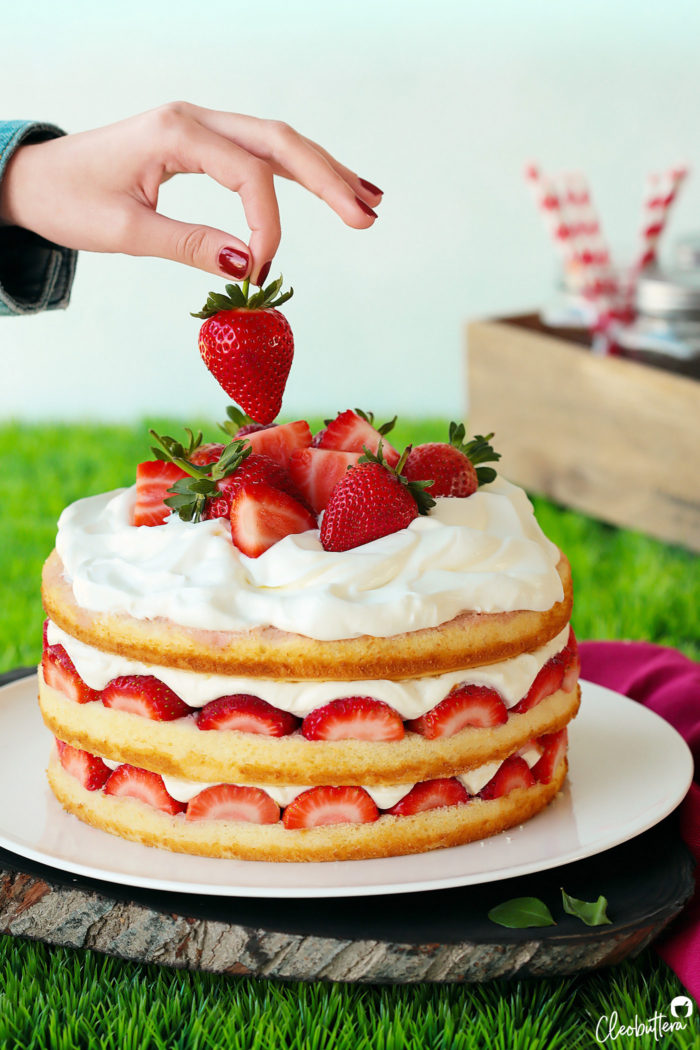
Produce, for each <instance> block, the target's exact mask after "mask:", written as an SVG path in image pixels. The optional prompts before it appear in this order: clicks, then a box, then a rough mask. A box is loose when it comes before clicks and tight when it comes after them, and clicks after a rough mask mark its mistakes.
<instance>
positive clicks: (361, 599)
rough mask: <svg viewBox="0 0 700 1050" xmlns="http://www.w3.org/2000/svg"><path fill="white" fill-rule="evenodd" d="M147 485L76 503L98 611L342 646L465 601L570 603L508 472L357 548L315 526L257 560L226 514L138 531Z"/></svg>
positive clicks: (81, 593) (85, 600)
mask: <svg viewBox="0 0 700 1050" xmlns="http://www.w3.org/2000/svg"><path fill="white" fill-rule="evenodd" d="M135 491H136V490H135V487H132V488H129V489H121V490H117V491H115V492H107V493H103V494H101V495H99V496H92V497H90V498H88V499H82V500H78V501H77V502H76V503H73V504H71V505H70V506H69V507H67V508H66V509H65V510H64V512H63V513H62V515H61V517H60V519H59V523H58V536H57V539H56V549H57V551H58V553H59V555H60V557H61V560H62V562H63V565H64V569H65V573H66V576H67V578H68V580H69V581H70V582H71V584H72V587H73V593H74V595H75V599H76V601H77V602H78V604H79V605H81V606H83V607H84V608H86V609H91V610H94V611H96V612H123V613H128V614H130V615H131V616H133V617H135V618H136V619H151V618H155V617H166V618H168V619H170V620H172V621H173V622H175V623H178V624H181V625H183V626H186V627H193V628H202V629H206V630H224V631H240V630H247V629H250V628H254V627H260V626H268V625H269V626H272V627H277V628H279V629H280V630H283V631H288V632H291V633H294V634H302V635H306V636H308V637H311V638H316V639H319V640H323V641H331V640H335V639H340V638H356V637H359V636H361V635H371V636H373V637H389V636H391V635H394V634H401V633H403V632H405V631H415V630H419V629H422V628H428V627H437V626H438V625H439V624H441V623H445V622H447V621H448V620H451V619H452V618H453V617H454V616H456V615H457V614H458V613H460V612H462V611H463V610H466V609H469V610H474V611H476V612H487V613H490V612H508V611H514V610H518V609H531V610H534V611H539V612H541V611H544V610H546V609H549V608H551V606H552V605H553V604H554V603H555V602H557V601H560V600H561V599H562V598H563V588H562V584H561V580H560V578H559V574H558V573H557V571H556V564H557V561H558V560H559V551H558V549H557V547H556V546H555V545H554V544H553V543H551V542H550V541H549V540H548V539H547V538H546V537H545V535H544V533H543V532H542V530H541V529H540V527H539V525H538V524H537V522H536V520H535V517H534V514H533V510H532V504H531V503H530V501H529V500H528V498H527V496H526V495H525V493H524V492H523V491H522V489H520V488H518V487H517V486H515V485H512V484H510V482H508V481H506V480H505V479H503V478H500V477H497V478H496V480H495V481H493V482H491V484H489V485H484V486H482V487H481V488H480V489H479V490H478V491H477V492H475V493H474V494H473V495H472V496H469V497H468V498H466V499H447V498H441V499H438V500H437V503H436V506H435V507H434V508H433V509H432V511H431V512H430V514H429V515H427V516H421V517H418V518H416V519H415V521H413V522H411V524H410V525H409V526H408V528H406V529H401V530H400V531H399V532H395V533H393V534H392V535H390V536H383V537H381V538H380V539H378V540H373V541H372V542H371V543H366V544H363V545H362V546H360V547H356V548H354V549H353V550H349V551H339V552H332V551H325V550H324V549H323V548H322V546H321V543H320V539H319V533H318V530H317V529H313V530H310V531H308V532H303V533H300V534H298V535H296V536H286V537H285V538H284V539H282V540H280V541H279V542H278V543H275V544H273V546H272V547H270V548H269V550H267V551H265V553H264V554H261V555H260V557H259V558H249V557H247V556H246V555H244V554H242V553H241V552H240V551H239V550H238V549H237V548H236V547H235V546H234V545H233V543H232V542H231V536H230V532H229V528H228V523H227V522H226V521H225V520H222V519H214V520H212V521H203V522H198V523H196V524H193V523H191V522H184V521H182V520H181V519H180V518H179V517H177V516H176V515H171V516H170V517H169V518H168V519H167V521H166V522H165V523H164V524H163V525H155V526H139V527H135V526H133V525H132V524H131V520H132V511H133V507H134V501H135Z"/></svg>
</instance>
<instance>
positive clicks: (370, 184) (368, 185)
mask: <svg viewBox="0 0 700 1050" xmlns="http://www.w3.org/2000/svg"><path fill="white" fill-rule="evenodd" d="M360 185H361V186H364V188H365V189H366V190H369V192H370V193H376V194H378V195H379V196H380V197H383V196H384V190H380V189H379V186H375V185H374V183H373V182H368V181H367V179H360Z"/></svg>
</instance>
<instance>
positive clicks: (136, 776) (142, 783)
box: [105, 765, 187, 815]
mask: <svg viewBox="0 0 700 1050" xmlns="http://www.w3.org/2000/svg"><path fill="white" fill-rule="evenodd" d="M105 795H119V796H122V797H124V796H127V797H128V798H135V799H138V801H139V802H145V803H146V805H147V806H153V808H154V809H160V810H162V812H163V813H170V814H172V815H175V813H183V812H184V811H185V809H186V808H187V807H186V806H185V804H184V803H183V802H178V801H177V799H174V798H173V797H172V795H169V794H168V792H167V791H166V790H165V784H164V783H163V778H162V777H161V776H159V775H158V773H151V772H150V771H149V770H147V769H139V767H138V766H129V765H123V766H117V768H116V769H115V770H114V772H113V773H112V774H111V776H110V777H109V779H108V780H107V783H106V784H105Z"/></svg>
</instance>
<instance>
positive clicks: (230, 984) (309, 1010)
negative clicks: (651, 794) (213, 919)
mask: <svg viewBox="0 0 700 1050" xmlns="http://www.w3.org/2000/svg"><path fill="white" fill-rule="evenodd" d="M677 994H678V983H677V981H675V979H674V978H673V977H672V975H671V974H670V971H669V970H668V969H667V968H666V967H665V966H664V965H663V963H661V962H660V960H659V959H658V957H656V956H654V955H653V954H652V953H650V952H645V953H644V954H643V955H642V956H640V958H638V959H636V960H634V961H633V962H630V963H627V964H625V965H624V966H620V967H618V968H617V969H615V970H611V971H606V972H605V973H599V974H593V975H591V976H588V977H577V978H573V979H572V978H569V979H561V980H546V981H534V980H529V981H512V982H508V983H505V982H504V983H501V982H497V981H492V982H490V983H488V984H483V985H434V986H432V985H413V986H410V987H398V986H387V987H373V986H364V985H340V984H328V985H324V984H320V983H317V984H276V983H274V982H272V981H268V982H266V981H261V980H251V979H250V978H240V977H231V978H226V977H219V976H213V975H210V974H200V973H184V972H181V971H174V970H169V969H163V968H159V967H156V966H146V965H134V964H131V963H123V962H120V961H119V960H116V959H109V958H106V957H104V956H98V955H96V954H94V953H91V952H79V951H74V950H70V949H56V948H53V949H52V948H48V947H47V946H46V945H43V944H36V945H34V944H29V943H27V942H22V941H14V940H12V938H9V937H5V938H0V1046H2V1047H3V1050H5V1048H6V1050H9V1048H13V1050H35V1048H37V1050H38V1048H43V1047H50V1048H51V1050H219V1048H225V1050H287V1048H289V1050H577V1048H582V1050H583V1048H588V1047H593V1046H596V1045H597V1044H596V1041H595V1028H596V1025H597V1023H598V1020H599V1018H600V1016H601V1015H602V1014H606V1015H609V1014H610V1013H611V1011H612V1010H613V1009H615V1010H617V1011H618V1014H619V1016H620V1022H621V1023H624V1024H627V1023H634V1018H635V1015H636V1016H638V1017H639V1018H640V1020H646V1019H647V1018H648V1017H650V1016H652V1015H653V1014H654V1012H655V1011H656V1010H659V1011H661V1012H663V1013H665V1014H666V1015H668V1005H669V1003H670V1001H671V999H672V998H673V997H674V996H675V995H677ZM610 1045H612V1046H615V1047H619V1048H622V1050H640V1048H644V1047H651V1046H655V1047H668V1048H671V1047H672V1048H673V1050H691V1048H692V1050H698V1047H700V1032H699V1031H698V1027H697V1024H693V1023H692V1022H689V1023H688V1027H687V1029H686V1030H685V1031H683V1032H676V1033H674V1035H673V1041H672V1042H667V1041H664V1040H661V1041H660V1042H658V1043H654V1041H653V1039H651V1037H648V1038H644V1037H642V1038H636V1037H626V1036H625V1037H622V1038H620V1039H617V1040H615V1042H614V1043H613V1044H610Z"/></svg>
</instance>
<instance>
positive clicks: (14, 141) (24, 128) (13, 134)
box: [0, 120, 77, 314]
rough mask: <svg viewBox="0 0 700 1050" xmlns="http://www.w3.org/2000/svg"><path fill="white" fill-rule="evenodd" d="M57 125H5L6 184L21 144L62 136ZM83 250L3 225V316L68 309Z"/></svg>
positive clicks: (2, 158)
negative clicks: (80, 253)
mask: <svg viewBox="0 0 700 1050" xmlns="http://www.w3.org/2000/svg"><path fill="white" fill-rule="evenodd" d="M63 134H64V132H63V131H61V129H60V128H57V127H55V125H53V124H43V123H41V122H39V121H31V120H9V121H0V182H1V181H2V178H3V175H4V174H5V171H6V169H7V165H8V163H9V161H10V158H11V157H12V155H13V153H14V152H15V150H16V149H18V147H19V146H23V145H27V144H28V143H30V142H41V141H43V140H45V139H53V138H57V137H58V136H59V135H63ZM76 258H77V252H74V251H71V249H70V248H60V247H59V246H58V245H56V244H52V243H51V242H50V241H46V240H44V238H43V237H39V236H38V235H37V234H36V233H32V232H31V230H25V229H22V228H21V227H19V226H5V225H2V224H1V223H0V314H36V313H39V312H40V311H41V310H56V309H60V308H64V307H66V306H68V300H69V298H70V290H71V285H72V283H73V276H74V274H75V263H76Z"/></svg>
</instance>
